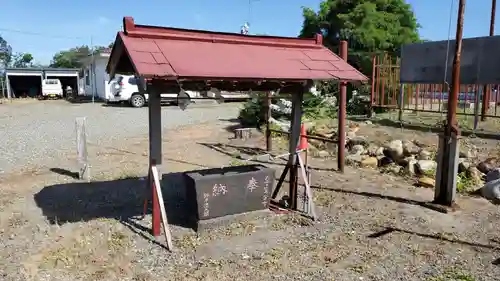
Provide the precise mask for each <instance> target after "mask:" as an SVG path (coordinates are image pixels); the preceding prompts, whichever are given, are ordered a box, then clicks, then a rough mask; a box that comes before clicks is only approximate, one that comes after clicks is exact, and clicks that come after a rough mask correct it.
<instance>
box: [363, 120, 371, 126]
mask: <svg viewBox="0 0 500 281" xmlns="http://www.w3.org/2000/svg"><path fill="white" fill-rule="evenodd" d="M364 123H365V125H371V124H373V122H372V121H370V120H366V121H365V122H364Z"/></svg>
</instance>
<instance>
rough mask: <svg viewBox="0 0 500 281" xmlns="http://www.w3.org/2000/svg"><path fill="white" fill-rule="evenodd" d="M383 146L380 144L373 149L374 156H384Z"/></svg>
mask: <svg viewBox="0 0 500 281" xmlns="http://www.w3.org/2000/svg"><path fill="white" fill-rule="evenodd" d="M384 151H385V147H383V146H381V147H379V148H378V149H377V151H375V156H384Z"/></svg>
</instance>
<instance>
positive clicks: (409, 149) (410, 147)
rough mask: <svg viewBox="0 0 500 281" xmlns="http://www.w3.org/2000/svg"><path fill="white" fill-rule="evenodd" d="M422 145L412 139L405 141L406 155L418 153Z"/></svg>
mask: <svg viewBox="0 0 500 281" xmlns="http://www.w3.org/2000/svg"><path fill="white" fill-rule="evenodd" d="M420 150H421V149H420V147H418V146H417V145H415V144H414V143H413V142H411V141H403V154H404V155H405V156H410V155H414V154H418V153H419V152H420Z"/></svg>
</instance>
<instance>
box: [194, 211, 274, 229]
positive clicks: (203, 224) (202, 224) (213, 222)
mask: <svg viewBox="0 0 500 281" xmlns="http://www.w3.org/2000/svg"><path fill="white" fill-rule="evenodd" d="M271 215H274V213H273V212H271V211H270V210H269V209H265V210H257V211H252V212H247V213H241V214H235V215H228V216H223V217H218V218H213V219H208V220H200V221H198V223H197V224H196V228H195V230H196V231H197V232H203V231H207V230H210V229H213V228H219V227H223V226H227V225H230V224H232V223H235V222H238V221H243V220H251V219H257V218H261V217H262V218H264V217H267V216H271Z"/></svg>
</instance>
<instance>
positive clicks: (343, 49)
mask: <svg viewBox="0 0 500 281" xmlns="http://www.w3.org/2000/svg"><path fill="white" fill-rule="evenodd" d="M339 53H340V58H341V59H343V60H345V61H347V41H345V40H342V41H340V50H339ZM346 106H347V82H346V81H340V93H339V117H338V118H339V126H338V127H339V128H338V138H339V143H338V146H337V149H338V150H337V167H338V169H339V172H341V173H343V172H344V166H345V134H346V132H345V127H346V125H345V119H346V114H347V113H346Z"/></svg>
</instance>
